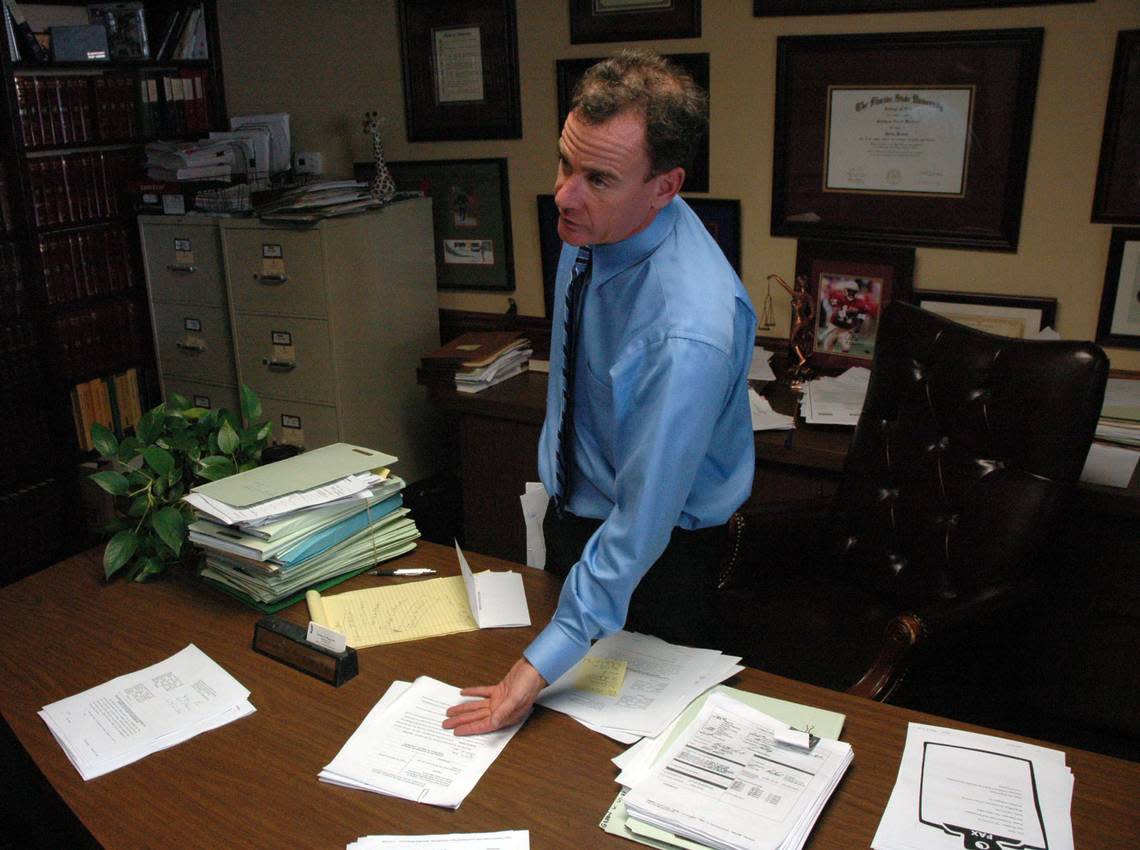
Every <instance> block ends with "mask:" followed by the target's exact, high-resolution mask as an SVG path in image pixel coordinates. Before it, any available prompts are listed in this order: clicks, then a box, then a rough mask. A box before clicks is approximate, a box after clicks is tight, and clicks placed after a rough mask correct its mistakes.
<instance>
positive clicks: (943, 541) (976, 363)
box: [718, 303, 1108, 708]
mask: <svg viewBox="0 0 1140 850" xmlns="http://www.w3.org/2000/svg"><path fill="white" fill-rule="evenodd" d="M1107 373H1108V361H1107V359H1106V358H1105V356H1104V353H1103V352H1102V351H1101V350H1100V349H1099V348H1098V347H1097V346H1095V345H1093V344H1091V343H1079V342H1057V341H1049V342H1044V341H1025V340H1012V339H1007V338H1004V337H998V336H993V335H990V334H985V333H981V332H979V331H975V330H972V329H970V328H966V327H964V326H962V325H958V324H956V323H954V322H951V321H949V320H947V319H944V318H942V317H939V316H935V315H933V314H931V313H927V312H925V311H923V310H920V309H918V308H916V307H913V306H911V305H909V304H902V303H892V304H891V305H889V307H888V308H887V309H886V311H884V314H883V317H882V321H881V324H880V328H879V331H878V338H877V343H876V354H875V362H874V366H873V369H872V374H871V381H870V386H869V388H868V391H867V398H866V401H865V403H864V407H863V411H862V415H861V417H860V420H859V425H858V427H857V428H856V430H855V435H854V438H853V441H852V445H851V449H850V452H849V454H848V457H847V463H846V467H845V470H844V474H843V480H842V483H841V485H840V488H839V491H838V493H837V495H836V497H835V499H834V501H833V502H832V503H831V505H830V506H827V507H825V508H823V509H820V508H819V507H807V508H805V507H802V506H792V507H785V508H781V509H778V510H776V511H775V512H771V511H770V512H769V513H768V514H767V515H752V516H738V517H737V518H736V519H735V523H736V526H735V528H736V532H737V539H736V540H735V541H734V542H733V545H734V547H736V548H737V550H738V553H743V554H738V557H737V559H736V561H735V562H730V563H728V564H727V565H726V569H725V571H724V573H723V574H722V581H721V590H720V599H719V600H718V602H719V605H720V609H721V615H722V622H723V624H724V634H723V635H722V639H721V643H722V645H724V646H725V647H727V648H730V649H733V650H734V651H735V652H737V653H739V654H742V655H743V656H744V657H745V660H746V662H747V663H749V664H752V665H755V666H758V667H761V668H764V669H768V670H771V671H772V672H776V673H781V674H783V675H788V676H791V677H794V678H798V679H802V680H806V681H811V682H815V683H817V684H821V685H824V686H827V687H832V688H837V689H852V690H854V691H855V692H857V693H864V694H865V695H868V696H875V697H877V698H885V697H887V696H889V695H890V694H891V693H892V692H893V691H894V690H895V688H896V687H897V686H898V684H899V682H900V680H901V674H902V672H903V671H904V670H905V669H906V666H907V664H908V663H911V662H913V665H914V666H913V668H912V672H911V676H910V680H911V683H914V684H916V685H917V687H918V689H919V690H920V691H921V689H922V688H924V687H936V688H937V689H939V690H940V691H945V690H946V689H950V690H951V691H954V692H960V691H961V689H962V688H969V687H970V685H969V684H968V681H966V680H968V679H969V677H971V676H973V675H974V674H975V673H976V672H977V670H976V669H975V668H976V666H977V665H978V663H979V662H980V663H981V664H983V665H984V667H985V669H986V670H988V671H990V672H991V673H992V672H993V671H995V670H997V669H998V668H999V666H1000V665H999V664H998V663H997V662H998V660H999V659H1000V657H1001V656H1002V653H1003V651H1004V649H1005V648H1006V646H1007V638H1008V637H1009V635H1010V634H1011V631H1016V629H1017V628H1018V626H1017V624H1018V622H1020V621H1019V619H1018V618H1019V617H1024V616H1025V615H1026V614H1027V613H1029V610H1028V609H1029V606H1032V605H1033V604H1035V603H1034V598H1035V597H1034V595H1033V594H1034V591H1035V589H1036V588H1039V587H1040V585H1041V583H1042V581H1044V580H1045V578H1046V576H1047V570H1046V569H1045V566H1046V564H1047V557H1046V556H1047V554H1048V537H1049V531H1050V528H1051V527H1052V526H1053V524H1054V521H1055V519H1056V517H1057V512H1058V511H1059V510H1061V509H1062V508H1063V506H1064V501H1065V498H1066V493H1067V491H1068V489H1069V488H1070V487H1071V485H1072V484H1073V483H1074V482H1075V481H1076V479H1077V477H1078V476H1079V474H1080V471H1081V468H1082V466H1083V464H1084V460H1085V456H1086V454H1087V453H1088V449H1089V445H1090V443H1091V440H1092V435H1093V430H1094V427H1095V424H1096V420H1097V416H1098V414H1099V411H1100V406H1101V401H1102V398H1103V394H1104V385H1105V380H1106V378H1107ZM759 474H763V473H762V472H761V473H759ZM924 668H925V669H924ZM920 672H921V673H926V674H927V681H926V682H925V683H924V682H923V681H922V678H923V677H922V676H921V675H919V674H920ZM916 677H917V679H918V681H917V683H915V679H916ZM955 677H957V678H958V679H959V681H958V682H957V683H952V682H951V680H952V679H954V678H955ZM856 683H858V685H857V686H856ZM943 696H944V693H940V694H939V697H938V699H939V700H941V699H942V698H943ZM922 707H927V708H930V707H931V706H930V705H925V706H922Z"/></svg>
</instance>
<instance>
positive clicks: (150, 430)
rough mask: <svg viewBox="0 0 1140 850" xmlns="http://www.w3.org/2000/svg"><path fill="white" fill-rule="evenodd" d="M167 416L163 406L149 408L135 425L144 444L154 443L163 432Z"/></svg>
mask: <svg viewBox="0 0 1140 850" xmlns="http://www.w3.org/2000/svg"><path fill="white" fill-rule="evenodd" d="M165 418H166V413H165V411H164V409H163V406H162V405H161V404H160V405H159V406H158V407H156V408H154V409H152V410H148V411H147V412H146V413H144V414H143V415H142V417H141V418H140V419H139V421H138V424H137V425H135V434H136V435H137V436H138V438H139V441H140V442H142V443H143V444H144V445H149V444H150V443H153V442H154V441H155V440H156V439H158V437H159V436H160V435H161V434H162V421H163V419H165Z"/></svg>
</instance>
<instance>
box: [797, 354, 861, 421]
mask: <svg viewBox="0 0 1140 850" xmlns="http://www.w3.org/2000/svg"><path fill="white" fill-rule="evenodd" d="M870 380H871V371H870V370H869V369H865V368H863V367H862V366H855V367H853V368H851V369H848V370H847V371H846V372H844V373H843V374H842V375H840V376H839V377H838V378H817V379H816V380H814V381H808V383H807V385H806V386H805V387H804V394H803V397H802V398H801V399H800V415H801V416H802V417H803V418H804V421H805V422H807V423H808V424H809V425H851V426H854V425H858V424H859V414H860V413H861V412H862V410H863V399H864V398H865V397H866V395H867V384H868V382H869V381H870Z"/></svg>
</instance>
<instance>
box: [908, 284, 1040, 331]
mask: <svg viewBox="0 0 1140 850" xmlns="http://www.w3.org/2000/svg"><path fill="white" fill-rule="evenodd" d="M912 303H913V304H915V305H916V306H918V307H921V308H922V309H923V310H928V311H929V312H931V313H938V314H939V315H940V316H945V317H946V318H947V319H950V320H951V321H954V322H958V323H959V324H962V325H967V326H969V327H971V328H974V329H975V330H979V331H985V332H986V333H991V334H999V335H1001V336H1008V337H1013V338H1015V339H1030V338H1032V337H1035V336H1037V334H1038V333H1040V332H1041V331H1042V330H1044V329H1045V328H1052V327H1056V321H1057V299H1056V298H1041V297H1038V296H1031V295H990V294H989V293H982V292H944V291H941V290H935V289H922V290H919V289H916V290H915V291H914V300H913V302H912Z"/></svg>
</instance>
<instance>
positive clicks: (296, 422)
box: [281, 413, 301, 428]
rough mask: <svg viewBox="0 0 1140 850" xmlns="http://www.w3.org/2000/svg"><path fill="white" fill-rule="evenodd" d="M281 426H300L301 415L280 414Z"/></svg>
mask: <svg viewBox="0 0 1140 850" xmlns="http://www.w3.org/2000/svg"><path fill="white" fill-rule="evenodd" d="M281 427H282V428H300V427H301V417H300V416H292V415H290V414H288V413H282V414H281Z"/></svg>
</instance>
